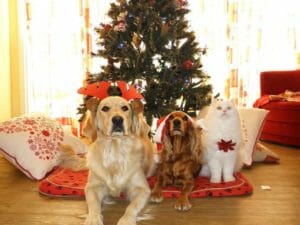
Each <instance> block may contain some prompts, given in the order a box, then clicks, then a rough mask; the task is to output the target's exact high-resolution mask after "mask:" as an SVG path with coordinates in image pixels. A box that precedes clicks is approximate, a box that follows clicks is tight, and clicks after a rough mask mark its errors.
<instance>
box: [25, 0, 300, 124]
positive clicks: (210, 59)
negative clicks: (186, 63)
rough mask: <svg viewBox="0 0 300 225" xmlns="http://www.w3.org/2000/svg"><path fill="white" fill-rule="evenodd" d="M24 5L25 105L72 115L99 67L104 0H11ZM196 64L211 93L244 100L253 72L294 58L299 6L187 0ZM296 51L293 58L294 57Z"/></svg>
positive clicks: (254, 91) (290, 63)
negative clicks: (199, 53) (199, 58)
mask: <svg viewBox="0 0 300 225" xmlns="http://www.w3.org/2000/svg"><path fill="white" fill-rule="evenodd" d="M19 2H20V4H24V5H25V6H26V7H24V10H26V15H27V18H26V21H24V23H23V24H22V26H23V27H24V28H25V33H24V38H23V40H24V46H25V57H24V60H25V61H26V62H27V63H26V65H27V68H26V71H25V72H26V82H25V86H26V99H27V101H26V106H27V110H26V111H27V112H43V113H46V114H48V115H50V116H52V117H55V118H57V117H67V118H76V113H77V110H76V108H77V107H78V105H79V104H80V103H81V99H82V96H80V95H79V94H77V92H76V90H77V89H78V88H79V87H81V86H82V85H83V80H84V79H85V78H86V77H87V75H88V74H89V73H93V72H96V71H98V70H99V68H100V67H99V64H100V63H101V62H99V59H92V57H91V53H92V52H93V51H95V50H96V49H97V45H96V44H95V43H96V39H97V36H96V35H95V33H94V28H95V27H96V26H98V25H99V24H100V23H108V22H109V17H108V16H107V15H106V13H107V11H108V9H109V4H110V2H114V1H112V0H107V1H106V0H105V1H104V0H63V1H61V0H26V1H25V0H19ZM187 2H188V5H189V6H188V7H190V9H191V13H190V14H189V15H188V16H189V18H188V19H189V20H190V24H191V29H192V30H193V31H195V32H196V33H197V38H198V40H199V43H200V46H201V47H207V49H208V51H207V55H206V56H205V57H203V65H204V70H206V71H207V72H208V74H209V75H210V76H211V81H212V85H213V88H214V92H216V93H217V92H219V93H221V94H222V95H225V96H227V97H229V98H232V99H235V101H236V103H238V104H239V105H240V106H250V105H251V104H252V103H253V101H254V99H255V98H256V97H257V96H258V94H259V85H258V84H259V72H260V71H262V70H271V69H272V70H275V69H276V70H277V69H294V68H296V67H297V66H298V67H299V64H300V62H299V61H300V53H299V52H300V44H299V43H300V40H299V36H300V28H299V25H300V23H299V21H300V13H299V12H297V9H298V8H297V2H298V1H296V0H295V1H293V0H286V1H284V2H282V1H277V0H197V1H192V0H190V1H187ZM297 56H298V61H297Z"/></svg>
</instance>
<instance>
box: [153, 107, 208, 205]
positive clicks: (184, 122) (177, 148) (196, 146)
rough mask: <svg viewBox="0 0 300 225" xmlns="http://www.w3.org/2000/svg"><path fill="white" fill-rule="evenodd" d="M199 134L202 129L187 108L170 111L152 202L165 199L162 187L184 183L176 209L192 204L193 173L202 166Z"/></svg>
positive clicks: (196, 172)
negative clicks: (187, 113)
mask: <svg viewBox="0 0 300 225" xmlns="http://www.w3.org/2000/svg"><path fill="white" fill-rule="evenodd" d="M176 123H177V126H176V125H175V124H176ZM200 134H201V129H199V128H196V127H194V125H193V124H192V122H191V121H190V120H189V119H188V117H187V115H186V114H185V113H184V112H179V111H176V112H173V113H171V114H170V116H169V117H168V120H167V121H166V127H165V136H164V147H163V150H162V156H161V162H160V165H159V167H158V171H157V182H156V184H155V186H154V188H153V190H152V193H151V201H152V202H157V203H158V202H161V201H162V200H163V197H162V187H164V186H167V185H178V186H180V187H182V192H181V195H180V197H179V198H178V199H177V203H176V204H175V206H174V207H175V209H176V210H180V211H186V210H189V209H190V208H191V204H190V203H189V200H188V196H189V194H190V193H191V191H192V189H193V187H194V177H195V176H196V175H197V174H198V172H199V170H200V167H201V154H202V151H201V144H200Z"/></svg>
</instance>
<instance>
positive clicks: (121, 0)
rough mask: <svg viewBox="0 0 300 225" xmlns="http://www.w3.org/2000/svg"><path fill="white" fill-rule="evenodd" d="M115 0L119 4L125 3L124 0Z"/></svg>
mask: <svg viewBox="0 0 300 225" xmlns="http://www.w3.org/2000/svg"><path fill="white" fill-rule="evenodd" d="M117 2H119V3H120V4H124V3H126V0H117Z"/></svg>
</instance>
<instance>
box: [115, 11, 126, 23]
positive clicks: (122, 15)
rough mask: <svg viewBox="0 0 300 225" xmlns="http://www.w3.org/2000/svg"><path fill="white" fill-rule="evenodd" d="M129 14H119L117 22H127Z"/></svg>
mask: <svg viewBox="0 0 300 225" xmlns="http://www.w3.org/2000/svg"><path fill="white" fill-rule="evenodd" d="M127 14H128V12H121V13H120V14H119V16H118V17H117V20H118V21H125V19H126V16H127Z"/></svg>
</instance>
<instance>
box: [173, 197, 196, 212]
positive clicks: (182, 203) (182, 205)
mask: <svg viewBox="0 0 300 225" xmlns="http://www.w3.org/2000/svg"><path fill="white" fill-rule="evenodd" d="M191 208H192V205H191V204H190V202H189V201H188V200H183V199H178V200H177V202H176V204H175V205H174V209H175V210H178V211H188V210H190V209H191Z"/></svg>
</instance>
